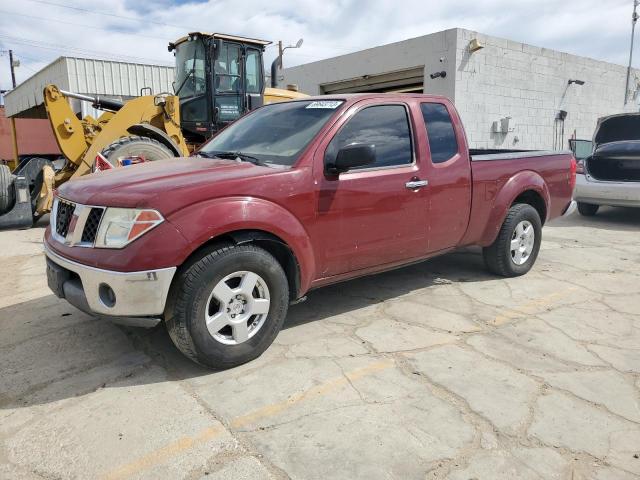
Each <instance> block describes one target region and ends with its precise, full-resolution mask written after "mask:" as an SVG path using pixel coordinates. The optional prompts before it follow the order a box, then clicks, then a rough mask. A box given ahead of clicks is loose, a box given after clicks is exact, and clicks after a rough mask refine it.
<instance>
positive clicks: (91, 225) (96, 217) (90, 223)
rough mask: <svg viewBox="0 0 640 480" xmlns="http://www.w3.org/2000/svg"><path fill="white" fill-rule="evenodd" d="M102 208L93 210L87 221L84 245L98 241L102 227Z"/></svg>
mask: <svg viewBox="0 0 640 480" xmlns="http://www.w3.org/2000/svg"><path fill="white" fill-rule="evenodd" d="M103 211H104V210H103V209H102V208H92V209H91V212H90V213H89V215H88V216H87V221H86V222H85V224H84V229H83V230H82V243H91V244H93V242H95V241H96V235H97V234H98V227H99V226H100V219H101V218H102V212H103Z"/></svg>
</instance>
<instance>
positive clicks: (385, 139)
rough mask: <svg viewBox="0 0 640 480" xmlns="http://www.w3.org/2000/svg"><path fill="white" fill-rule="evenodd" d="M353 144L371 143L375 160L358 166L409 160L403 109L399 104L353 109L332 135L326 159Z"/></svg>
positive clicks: (407, 127)
mask: <svg viewBox="0 0 640 480" xmlns="http://www.w3.org/2000/svg"><path fill="white" fill-rule="evenodd" d="M354 143H359V144H365V145H375V148H376V161H375V163H374V164H372V165H366V166H364V167H359V168H376V167H390V166H394V165H407V164H410V163H412V162H413V154H412V148H411V133H410V129H409V119H408V118H407V110H406V109H405V107H403V106H402V105H377V106H373V107H367V108H364V109H363V110H360V111H359V112H357V113H356V114H355V115H354V116H353V118H351V119H350V120H349V121H348V122H347V124H346V125H345V126H343V127H342V129H341V130H340V131H339V132H338V134H337V135H336V136H335V137H333V140H331V143H330V144H329V146H328V147H327V152H326V156H327V158H335V157H336V156H337V154H338V151H339V150H340V149H341V148H342V147H345V146H347V145H351V144H354Z"/></svg>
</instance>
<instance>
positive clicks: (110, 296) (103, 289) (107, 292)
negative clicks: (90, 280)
mask: <svg viewBox="0 0 640 480" xmlns="http://www.w3.org/2000/svg"><path fill="white" fill-rule="evenodd" d="M98 296H99V297H100V301H101V302H102V303H103V304H104V305H105V306H106V307H109V308H113V307H115V305H116V292H114V291H113V288H111V287H110V286H109V285H107V284H106V283H101V284H100V285H99V286H98Z"/></svg>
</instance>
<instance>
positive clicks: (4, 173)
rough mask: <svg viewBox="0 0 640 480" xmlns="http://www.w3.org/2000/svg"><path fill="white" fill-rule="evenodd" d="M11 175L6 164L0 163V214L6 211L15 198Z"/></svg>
mask: <svg viewBox="0 0 640 480" xmlns="http://www.w3.org/2000/svg"><path fill="white" fill-rule="evenodd" d="M14 197H15V192H14V191H13V176H12V175H11V170H10V169H9V167H8V166H7V165H2V164H0V215H2V214H3V213H7V212H8V211H9V210H10V209H11V207H12V205H13V203H14V200H15V198H14Z"/></svg>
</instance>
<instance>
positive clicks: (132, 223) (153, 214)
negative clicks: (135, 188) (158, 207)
mask: <svg viewBox="0 0 640 480" xmlns="http://www.w3.org/2000/svg"><path fill="white" fill-rule="evenodd" d="M163 221H164V218H162V215H160V213H159V212H157V211H155V210H149V209H139V208H115V207H107V208H106V209H105V211H104V213H103V215H102V220H101V221H100V227H99V228H98V234H97V235H96V243H95V246H96V247H98V248H122V247H124V246H125V245H127V244H129V243H131V242H133V241H134V240H135V239H136V238H138V237H140V236H141V235H144V234H145V233H146V232H148V231H149V230H151V229H152V228H154V227H156V226H157V225H159V224H161V223H162V222H163Z"/></svg>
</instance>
